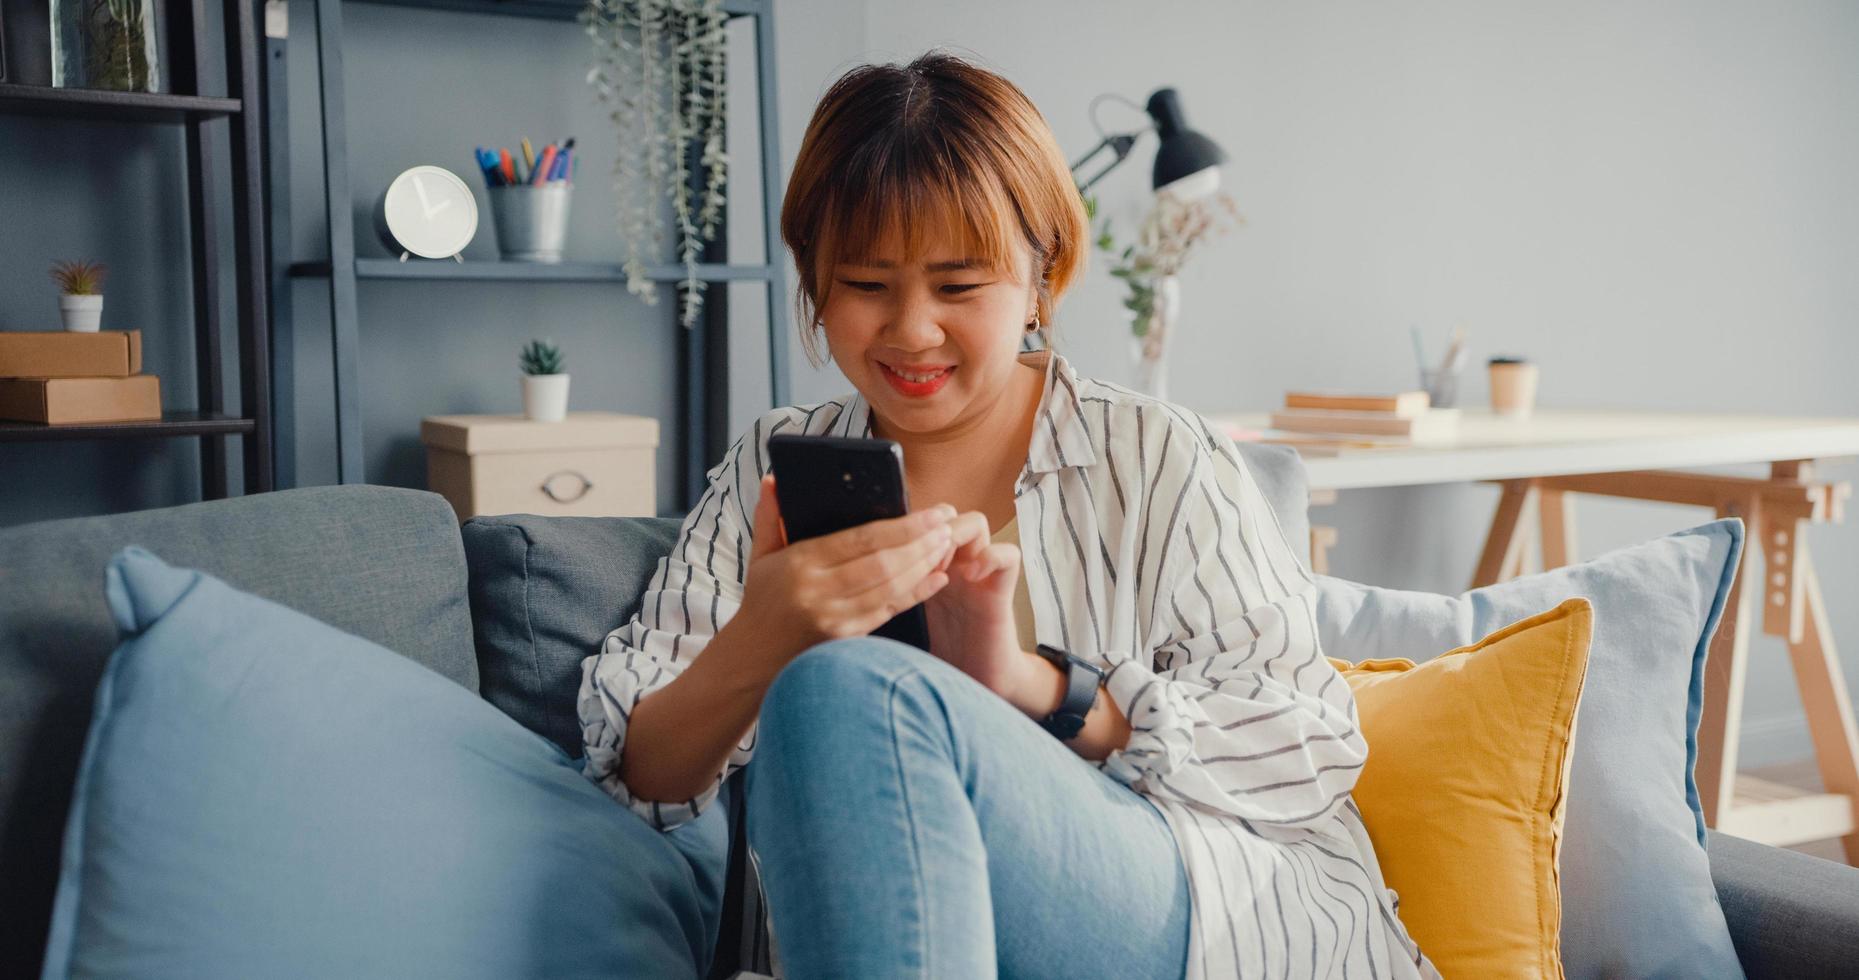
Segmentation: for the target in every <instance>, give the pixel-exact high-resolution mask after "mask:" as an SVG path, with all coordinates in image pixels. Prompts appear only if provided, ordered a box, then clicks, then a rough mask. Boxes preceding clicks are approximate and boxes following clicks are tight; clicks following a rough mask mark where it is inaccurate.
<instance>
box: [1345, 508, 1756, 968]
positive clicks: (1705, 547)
mask: <svg viewBox="0 0 1859 980" xmlns="http://www.w3.org/2000/svg"><path fill="white" fill-rule="evenodd" d="M1742 551H1743V524H1742V522H1741V521H1738V520H1734V519H1731V520H1721V521H1715V522H1712V523H1710V524H1705V525H1703V526H1701V527H1696V528H1692V529H1691V530H1689V531H1681V532H1679V533H1677V534H1673V535H1671V536H1669V537H1665V538H1660V539H1658V540H1655V541H1650V542H1647V543H1645V544H1641V545H1636V546H1634V547H1630V548H1622V549H1620V550H1619V551H1614V552H1610V553H1608V554H1606V555H1603V556H1601V557H1599V558H1596V559H1594V560H1593V561H1589V562H1583V563H1582V564H1579V565H1572V566H1569V567H1566V568H1560V569H1556V570H1554V571H1551V572H1546V573H1543V574H1541V575H1531V576H1526V577H1524V578H1520V579H1517V580H1515V581H1511V582H1505V583H1503V584H1500V585H1493V586H1489V587H1486V588H1482V589H1475V590H1473V591H1471V592H1467V593H1466V594H1464V595H1463V596H1458V597H1453V596H1444V595H1435V594H1433V593H1426V592H1400V591H1396V590H1393V589H1379V588H1373V587H1370V586H1366V585H1360V584H1357V583H1354V582H1348V581H1344V580H1342V579H1335V578H1321V579H1319V581H1318V593H1317V594H1318V605H1317V618H1318V623H1319V627H1320V629H1321V631H1322V634H1323V646H1324V650H1325V652H1326V653H1328V654H1329V655H1330V656H1333V657H1338V658H1341V659H1344V660H1349V661H1361V660H1367V659H1372V658H1380V657H1406V658H1409V659H1413V660H1424V659H1427V658H1428V657H1432V656H1437V655H1439V654H1441V653H1444V652H1446V651H1447V650H1450V649H1453V648H1455V647H1460V646H1464V645H1466V644H1469V643H1472V642H1475V641H1477V640H1478V639H1479V638H1480V637H1483V636H1485V635H1486V634H1488V633H1491V632H1494V631H1496V630H1498V629H1501V628H1503V627H1504V626H1507V625H1509V624H1511V623H1513V622H1516V621H1517V620H1520V619H1523V618H1525V617H1527V616H1534V615H1536V614H1537V613H1540V612H1543V611H1544V610H1546V609H1550V608H1552V607H1554V606H1555V605H1556V604H1557V603H1559V602H1561V601H1562V600H1564V599H1568V598H1570V597H1572V596H1584V597H1586V598H1587V599H1588V600H1589V601H1590V602H1592V603H1593V604H1594V641H1593V646H1592V647H1591V648H1590V651H1589V655H1588V680H1587V683H1586V685H1585V686H1584V688H1583V690H1582V700H1581V706H1580V708H1579V709H1577V712H1576V716H1575V758H1574V763H1573V768H1572V774H1571V781H1570V788H1569V799H1568V810H1567V814H1566V818H1565V823H1564V836H1563V839H1562V857H1561V873H1562V962H1563V968H1564V970H1565V971H1566V972H1567V975H1568V976H1569V977H1570V978H1571V980H1587V978H1591V977H1740V976H1742V975H1743V972H1742V968H1741V966H1740V965H1739V963H1738V960H1737V957H1736V950H1735V948H1734V947H1732V946H1731V944H1730V933H1729V929H1728V927H1727V926H1726V925H1725V923H1724V917H1723V910H1722V909H1721V908H1720V907H1719V906H1718V904H1717V891H1716V888H1715V887H1714V886H1713V885H1712V884H1711V873H1710V861H1709V858H1708V857H1707V855H1706V854H1705V850H1704V815H1703V812H1702V810H1700V809H1699V805H1698V791H1697V785H1696V783H1695V782H1694V780H1693V779H1692V767H1693V766H1694V765H1695V764H1696V762H1697V728H1698V717H1699V714H1700V712H1701V710H1702V709H1701V706H1702V703H1703V692H1704V658H1705V654H1706V651H1707V649H1708V647H1709V645H1710V638H1711V635H1712V634H1713V633H1714V632H1715V631H1716V629H1717V621H1718V619H1719V618H1720V617H1721V616H1722V614H1723V606H1724V601H1725V599H1726V597H1727V595H1728V593H1729V589H1730V584H1731V582H1732V581H1733V579H1734V577H1735V571H1736V566H1737V559H1738V558H1739V557H1740V556H1741V555H1742Z"/></svg>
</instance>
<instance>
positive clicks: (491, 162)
mask: <svg viewBox="0 0 1859 980" xmlns="http://www.w3.org/2000/svg"><path fill="white" fill-rule="evenodd" d="M477 157H478V169H479V170H482V171H484V183H485V186H487V187H502V186H503V174H502V173H500V172H499V170H498V166H497V164H498V161H497V154H495V153H492V152H491V151H489V150H487V149H485V148H484V147H482V146H480V147H477Z"/></svg>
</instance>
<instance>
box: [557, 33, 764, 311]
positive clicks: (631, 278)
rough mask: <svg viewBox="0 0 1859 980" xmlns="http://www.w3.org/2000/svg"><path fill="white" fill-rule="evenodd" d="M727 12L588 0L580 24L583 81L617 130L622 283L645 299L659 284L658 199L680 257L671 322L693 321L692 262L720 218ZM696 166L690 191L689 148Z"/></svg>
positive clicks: (698, 295) (696, 294) (725, 172)
mask: <svg viewBox="0 0 1859 980" xmlns="http://www.w3.org/2000/svg"><path fill="white" fill-rule="evenodd" d="M726 19H727V18H726V16H725V15H724V12H723V5H722V3H721V0H588V5H587V7H586V8H585V9H583V10H582V12H581V24H582V26H583V27H584V28H585V29H586V31H587V35H588V37H589V38H591V39H593V42H594V52H595V61H594V66H593V68H592V69H590V70H589V71H588V74H587V83H588V84H589V85H590V86H592V87H593V89H594V92H595V94H596V96H598V98H599V99H600V101H601V103H602V104H603V105H604V106H605V107H606V108H607V113H608V118H609V119H610V120H611V121H612V123H613V128H614V130H615V135H616V136H617V138H618V141H619V142H618V150H619V152H618V155H617V157H616V158H615V161H614V167H613V189H614V196H615V200H616V202H617V206H618V221H619V231H620V238H621V240H622V241H624V242H625V243H626V260H625V263H624V268H625V270H626V288H627V289H628V290H629V291H631V292H632V293H633V294H634V295H636V296H638V297H640V298H641V299H644V300H645V301H646V302H648V303H656V302H657V301H658V288H657V285H656V284H655V283H653V282H652V280H651V279H650V278H648V277H647V275H646V263H647V261H648V257H649V256H656V255H658V254H660V252H661V250H662V249H663V247H664V244H665V219H664V211H663V201H664V198H666V197H669V198H670V199H671V208H672V216H673V219H674V220H675V221H676V222H677V225H678V229H677V231H678V241H677V253H678V259H679V261H681V262H682V263H683V264H684V271H685V277H684V281H683V282H682V283H681V284H680V289H681V293H682V295H683V299H684V304H683V309H682V311H681V312H680V314H679V321H680V322H681V323H682V324H683V325H684V326H686V327H689V326H691V325H692V324H694V323H696V322H697V314H698V312H699V310H701V309H702V306H703V292H704V288H705V285H706V284H705V283H704V282H702V281H701V280H699V279H698V278H697V260H698V256H699V255H700V254H701V253H702V252H703V248H704V246H705V245H706V244H707V243H709V242H710V241H712V240H713V239H715V238H716V233H717V226H718V225H719V224H720V223H721V220H720V219H721V217H722V213H723V202H724V188H725V185H726V183H727V181H728V177H729V160H728V157H727V155H726V154H725V153H724V149H723V122H724V112H725V110H726V108H727V99H726V91H727V88H728V80H729V79H728V74H729V73H728V62H727V54H728V52H727V46H728V40H729V39H728V35H727V32H726V31H725V30H724V24H725V21H726ZM693 146H695V147H698V154H697V161H696V164H695V166H696V167H697V168H698V169H700V170H701V171H702V172H703V174H704V180H703V190H702V191H701V193H693V189H692V186H691V184H692V180H691V176H692V163H691V157H690V148H691V147H693Z"/></svg>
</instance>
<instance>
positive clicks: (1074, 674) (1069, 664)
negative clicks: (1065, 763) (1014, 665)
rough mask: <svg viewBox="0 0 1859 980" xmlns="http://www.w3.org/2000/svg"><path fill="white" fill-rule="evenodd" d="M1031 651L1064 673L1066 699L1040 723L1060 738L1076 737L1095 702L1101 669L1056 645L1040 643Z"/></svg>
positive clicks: (1101, 681)
mask: <svg viewBox="0 0 1859 980" xmlns="http://www.w3.org/2000/svg"><path fill="white" fill-rule="evenodd" d="M1034 652H1036V653H1038V654H1039V655H1040V656H1042V657H1044V658H1046V659H1047V660H1049V661H1051V662H1052V665H1053V666H1054V667H1057V668H1058V669H1060V670H1062V671H1064V672H1065V698H1064V700H1062V701H1060V702H1059V707H1058V710H1057V711H1054V712H1052V713H1051V714H1049V715H1047V716H1046V717H1045V718H1044V719H1042V720H1041V721H1040V722H1039V725H1040V727H1042V728H1044V729H1045V730H1046V731H1049V732H1051V733H1052V734H1053V735H1054V736H1056V737H1057V738H1058V739H1059V740H1060V741H1064V742H1069V741H1071V740H1072V739H1074V738H1077V737H1078V733H1079V732H1080V731H1081V730H1083V728H1084V718H1085V716H1086V715H1088V714H1090V713H1091V706H1092V705H1094V704H1096V703H1097V688H1098V685H1100V684H1102V683H1103V681H1104V672H1103V671H1102V670H1099V669H1098V668H1097V665H1096V664H1093V663H1090V662H1088V661H1084V660H1080V659H1078V658H1077V657H1074V656H1072V655H1071V654H1069V653H1066V652H1065V651H1063V650H1060V649H1059V648H1058V647H1053V646H1047V645H1046V644H1044V643H1041V644H1039V647H1038V648H1037V649H1036V650H1035V651H1034Z"/></svg>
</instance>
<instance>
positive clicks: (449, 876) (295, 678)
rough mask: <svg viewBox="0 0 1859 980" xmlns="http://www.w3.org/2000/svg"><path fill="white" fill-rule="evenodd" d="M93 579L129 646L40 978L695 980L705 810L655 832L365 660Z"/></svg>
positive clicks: (242, 597) (717, 820)
mask: <svg viewBox="0 0 1859 980" xmlns="http://www.w3.org/2000/svg"><path fill="white" fill-rule="evenodd" d="M106 579H107V581H106V586H105V590H106V592H107V596H108V600H109V605H110V609H111V612H112V613H113V615H114V616H115V619H116V621H117V623H118V625H119V627H120V628H121V629H122V630H123V632H124V633H125V634H127V636H126V638H125V642H124V643H123V644H122V645H121V646H120V647H119V648H118V649H117V651H116V653H115V654H114V656H113V657H112V659H111V661H110V664H109V667H108V668H107V670H106V671H105V673H104V676H103V680H102V681H101V683H100V685H99V687H98V689H97V696H96V710H95V716H94V717H93V719H92V722H91V727H90V734H89V739H88V741H87V742H86V744H85V748H84V759H83V763H82V766H81V768H80V769H79V772H78V777H77V787H76V792H75V795H74V799H73V802H72V807H71V814H70V819H69V823H68V825H67V828H66V834H65V845H64V865H63V868H62V870H61V873H60V878H59V885H58V896H57V899H56V904H55V906H54V911H53V919H52V928H51V936H50V939H49V941H48V948H47V951H46V961H45V970H44V976H45V977H48V978H51V977H65V976H71V975H83V976H101V977H137V978H144V977H361V976H374V977H448V978H460V977H467V978H476V977H482V978H487V980H488V978H505V977H517V976H550V977H555V976H563V977H566V976H575V977H595V976H600V977H607V976H615V977H654V978H656V977H680V976H682V977H697V976H701V975H702V974H703V972H704V971H705V970H706V969H708V962H709V957H710V950H711V946H712V941H713V939H714V937H715V935H716V929H717V923H718V918H719V913H720V908H721V901H720V898H721V894H722V880H723V872H724V865H725V860H724V858H725V850H726V848H727V844H728V834H727V825H726V823H725V821H726V819H727V808H726V807H722V806H717V807H712V808H711V809H710V811H709V812H708V813H706V814H705V816H704V818H702V819H699V820H697V821H695V822H694V823H692V824H689V825H686V826H685V827H682V828H680V829H679V830H678V831H676V832H674V833H672V834H660V833H658V832H657V831H654V830H653V829H652V828H651V827H649V826H648V825H647V824H646V823H645V822H644V821H642V820H640V819H639V818H638V817H637V816H635V815H634V814H633V813H631V812H630V811H628V810H627V809H626V808H624V807H621V806H619V805H618V804H616V803H614V802H613V800H611V799H610V798H608V797H607V796H606V795H605V794H603V793H602V792H601V791H600V790H599V789H598V788H597V787H595V786H594V785H593V784H592V783H590V782H589V781H588V780H587V779H586V778H585V777H583V776H582V775H581V773H580V771H579V769H578V767H577V766H576V765H575V763H573V762H572V761H571V760H570V759H569V758H568V757H567V755H566V754H565V753H563V752H562V751H561V750H560V749H558V748H557V747H555V746H554V745H552V744H550V743H549V742H548V740H546V739H544V738H542V737H541V736H538V735H536V734H534V733H532V732H529V731H527V730H525V729H524V728H523V727H522V726H521V725H518V724H517V723H516V722H515V721H512V720H511V719H510V718H508V717H506V716H504V715H503V714H502V713H501V712H499V711H498V710H497V709H496V708H494V707H492V706H491V705H490V704H488V703H486V702H484V701H482V700H480V699H479V698H476V697H474V696H472V695H471V694H470V692H468V691H466V690H464V689H463V688H460V687H459V686H458V685H457V684H454V683H452V682H450V681H447V680H445V679H444V678H442V677H440V676H439V675H438V674H435V673H433V672H432V671H430V670H428V669H426V668H425V667H422V666H420V665H418V664H416V663H414V662H412V661H410V660H407V659H405V658H403V657H400V656H398V655H396V654H394V653H392V652H390V651H388V650H386V649H384V648H382V647H379V646H377V645H375V644H373V643H370V642H368V641H366V640H363V639H360V638H358V637H355V636H352V635H349V634H347V633H343V632H341V631H339V630H337V629H335V628H334V627H331V626H327V625H325V624H323V623H320V622H318V621H316V620H314V619H311V618H310V617H308V616H305V615H303V614H301V613H297V612H294V611H292V610H289V609H286V608H284V607H282V606H279V605H276V604H274V603H271V602H268V601H266V600H263V599H259V598H257V597H254V596H251V595H248V594H246V593H243V592H239V591H237V590H235V589H233V588H232V587H231V586H228V585H227V584H225V583H224V582H221V581H220V580H218V579H216V578H213V577H212V576H209V575H205V574H202V573H200V572H195V571H187V570H182V569H175V568H171V567H169V566H168V565H166V564H164V563H163V562H162V561H161V560H160V559H158V558H156V557H155V556H153V555H151V554H149V553H148V552H146V551H143V550H142V549H140V548H128V549H125V550H124V551H122V552H120V553H118V554H117V555H116V556H115V557H114V558H113V559H111V561H110V564H109V567H108V570H107V572H106ZM706 821H708V822H707V823H706Z"/></svg>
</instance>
